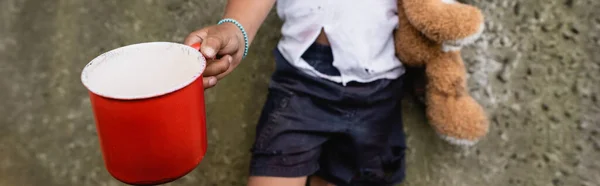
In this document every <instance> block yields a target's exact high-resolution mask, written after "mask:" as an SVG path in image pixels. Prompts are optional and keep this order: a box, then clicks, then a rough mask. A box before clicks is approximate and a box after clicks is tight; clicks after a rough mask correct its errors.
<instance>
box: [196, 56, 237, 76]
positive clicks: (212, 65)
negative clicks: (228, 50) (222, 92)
mask: <svg viewBox="0 0 600 186" xmlns="http://www.w3.org/2000/svg"><path fill="white" fill-rule="evenodd" d="M230 59H231V58H230V57H227V56H225V57H222V58H221V59H217V60H212V61H209V62H208V65H207V67H206V70H204V74H203V76H205V77H208V76H217V75H219V74H222V73H223V72H226V71H227V69H229V66H230V65H231V60H230Z"/></svg>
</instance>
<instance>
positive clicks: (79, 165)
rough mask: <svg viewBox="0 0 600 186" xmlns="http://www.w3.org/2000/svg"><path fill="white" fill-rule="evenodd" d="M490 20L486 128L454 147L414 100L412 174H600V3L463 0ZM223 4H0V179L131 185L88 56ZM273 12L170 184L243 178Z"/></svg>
mask: <svg viewBox="0 0 600 186" xmlns="http://www.w3.org/2000/svg"><path fill="white" fill-rule="evenodd" d="M465 2H466V3H470V4H473V5H475V6H478V7H480V8H481V9H482V10H483V12H484V13H485V15H486V28H487V29H486V31H485V33H484V34H483V36H482V38H481V39H480V40H478V41H477V42H476V43H475V44H474V45H472V46H470V47H468V48H465V49H464V50H463V51H464V52H463V54H464V58H465V62H466V63H467V67H468V71H469V72H470V79H469V84H470V86H471V92H472V94H473V96H474V97H475V98H476V99H477V100H479V101H480V102H481V103H482V104H483V105H484V106H485V107H486V109H487V110H488V112H489V115H490V118H491V120H492V125H491V129H490V133H489V135H488V136H487V137H486V138H485V139H484V140H483V141H481V142H480V143H479V144H477V145H476V146H474V147H472V148H466V149H461V148H456V147H451V146H448V145H447V144H446V143H445V142H443V141H441V140H440V139H439V138H438V137H436V136H435V134H434V133H433V132H432V130H431V128H430V127H429V126H428V125H427V124H426V123H425V119H424V114H423V106H421V105H419V104H418V103H417V102H415V101H413V99H411V98H410V97H407V99H406V100H405V102H404V106H405V107H404V111H403V114H404V115H405V123H406V126H405V129H406V131H407V133H408V142H409V145H410V149H409V151H408V154H407V157H406V159H407V161H408V177H407V180H406V182H405V183H404V184H402V185H415V186H421V185H423V186H431V185H455V186H462V185H465V186H473V185H484V184H485V185H498V186H501V185H502V186H504V185H527V186H529V185H536V186H538V185H539V186H560V185H564V186H571V185H573V186H574V185H577V186H580V185H581V186H597V185H600V161H598V157H600V134H599V133H600V103H599V99H600V51H599V49H598V48H599V47H600V39H599V38H600V12H598V11H597V10H599V9H600V1H597V0H578V1H574V0H557V1H547V0H514V1H491V0H466V1H465ZM224 5H225V1H223V0H221V1H217V0H207V1H192V0H170V1H159V0H139V1H117V0H105V1H77V0H60V1H36V0H2V1H0V76H1V78H0V98H1V100H2V101H1V103H2V104H1V106H0V186H15V185H19V186H21V185H22V186H30V185H31V186H34V185H35V186H37V185H47V186H54V185H56V186H64V185H93V186H96V185H98V186H114V185H123V184H122V183H120V182H118V181H116V180H115V179H113V178H112V177H110V175H109V174H108V173H107V172H106V171H105V169H104V167H103V161H102V158H101V154H100V151H99V147H98V139H97V135H96V133H95V127H94V123H93V116H92V112H91V109H90V102H89V101H88V97H87V93H86V90H85V89H84V87H83V86H82V85H81V83H80V80H79V75H80V72H81V69H82V68H83V66H84V65H85V64H86V63H87V62H88V61H89V60H90V59H92V58H93V57H95V56H96V55H98V54H100V53H102V52H105V51H107V50H110V49H113V48H116V47H119V46H123V45H127V44H133V43H139V42H146V41H174V42H182V40H183V38H184V37H185V36H186V34H187V33H189V32H190V31H192V30H194V29H197V28H200V27H202V26H204V25H208V24H212V23H215V22H216V21H218V19H219V17H220V16H221V15H222V13H221V10H222V9H223V7H224ZM280 25H281V23H280V21H279V20H278V19H277V17H276V16H275V15H274V14H271V16H270V17H269V19H268V20H267V22H266V24H265V25H264V26H263V27H262V29H261V31H260V33H259V36H258V37H257V38H258V39H257V40H256V42H255V43H253V45H252V48H251V50H250V54H249V56H248V59H247V60H246V61H244V63H243V64H242V65H241V66H240V67H239V68H238V69H237V70H236V71H235V72H234V73H233V74H232V75H231V76H229V77H228V78H226V79H225V80H224V81H222V82H220V84H219V85H218V87H217V88H214V89H212V90H210V91H208V92H207V93H206V98H207V115H208V117H209V118H208V131H209V145H210V146H209V152H208V154H207V157H206V159H205V160H204V162H202V164H201V165H200V166H198V167H197V168H196V169H195V170H194V171H193V172H192V173H190V174H189V175H187V176H185V177H184V178H182V179H180V180H178V181H176V182H173V183H170V184H167V185H244V183H245V182H246V177H247V162H248V159H249V156H248V152H249V151H248V150H249V148H250V145H251V143H252V138H253V136H254V130H253V127H254V126H255V122H256V120H257V118H258V114H259V111H260V109H261V107H262V103H263V102H264V99H265V96H266V95H265V92H266V87H267V83H268V79H269V76H270V73H271V72H272V70H273V58H272V55H271V50H272V49H273V47H274V46H275V43H276V41H277V39H278V36H279V32H278V28H279V26H280Z"/></svg>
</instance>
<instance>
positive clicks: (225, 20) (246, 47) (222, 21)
mask: <svg viewBox="0 0 600 186" xmlns="http://www.w3.org/2000/svg"><path fill="white" fill-rule="evenodd" d="M227 22H229V23H233V24H234V25H235V26H237V27H238V28H239V29H240V30H241V31H242V35H244V56H242V59H243V58H245V57H246V55H248V34H246V30H245V29H244V27H243V26H242V24H240V23H239V22H238V21H236V20H235V19H230V18H226V19H222V20H221V21H219V23H217V24H219V25H220V24H223V23H227Z"/></svg>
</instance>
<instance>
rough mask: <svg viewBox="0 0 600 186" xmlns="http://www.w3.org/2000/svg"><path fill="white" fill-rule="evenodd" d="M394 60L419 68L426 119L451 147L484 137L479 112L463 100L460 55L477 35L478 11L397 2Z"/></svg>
mask: <svg viewBox="0 0 600 186" xmlns="http://www.w3.org/2000/svg"><path fill="white" fill-rule="evenodd" d="M398 18H399V28H398V29H397V30H396V33H395V46H396V55H397V56H398V58H399V59H400V61H401V62H402V63H403V64H404V65H406V66H407V67H417V68H425V73H424V76H425V84H426V86H425V105H426V112H427V114H426V115H427V119H428V120H429V123H430V125H432V126H433V128H434V130H435V131H436V133H437V134H439V135H440V136H441V137H442V138H443V139H444V140H446V141H448V142H450V143H451V144H455V145H466V146H469V145H473V144H475V143H476V142H477V141H479V140H480V138H482V137H483V136H485V135H486V133H487V132H488V126H489V125H488V120H487V116H486V113H485V112H484V110H483V108H482V107H481V106H480V105H479V104H478V103H477V102H476V101H475V100H474V99H473V98H472V97H471V96H470V95H469V92H468V89H467V84H466V70H465V66H464V62H463V60H462V57H461V53H460V49H461V48H462V47H463V46H465V45H468V44H470V43H472V42H474V41H475V40H476V39H477V38H478V37H479V35H480V34H481V33H482V31H483V15H482V14H481V12H480V11H479V9H477V8H475V7H473V6H469V5H466V4H462V3H459V2H456V1H454V0H398Z"/></svg>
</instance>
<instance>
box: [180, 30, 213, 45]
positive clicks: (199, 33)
mask: <svg viewBox="0 0 600 186" xmlns="http://www.w3.org/2000/svg"><path fill="white" fill-rule="evenodd" d="M207 35H208V32H207V29H201V30H196V31H194V32H192V33H190V34H189V35H188V36H187V37H186V38H185V40H184V44H185V45H192V44H194V43H201V42H202V40H204V38H206V36H207Z"/></svg>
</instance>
